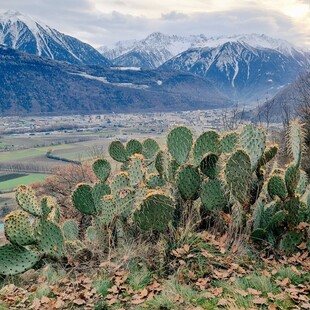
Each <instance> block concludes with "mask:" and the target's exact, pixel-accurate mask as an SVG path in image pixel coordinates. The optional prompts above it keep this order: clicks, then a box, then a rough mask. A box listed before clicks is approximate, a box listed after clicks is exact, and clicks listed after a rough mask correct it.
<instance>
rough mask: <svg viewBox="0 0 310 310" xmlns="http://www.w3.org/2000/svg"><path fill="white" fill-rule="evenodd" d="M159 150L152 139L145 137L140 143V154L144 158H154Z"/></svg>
mask: <svg viewBox="0 0 310 310" xmlns="http://www.w3.org/2000/svg"><path fill="white" fill-rule="evenodd" d="M158 151H159V145H158V143H157V142H156V141H155V140H153V139H150V138H148V139H146V140H144V141H143V143H142V155H143V157H144V158H145V159H148V160H154V159H155V156H156V155H157V153H158Z"/></svg>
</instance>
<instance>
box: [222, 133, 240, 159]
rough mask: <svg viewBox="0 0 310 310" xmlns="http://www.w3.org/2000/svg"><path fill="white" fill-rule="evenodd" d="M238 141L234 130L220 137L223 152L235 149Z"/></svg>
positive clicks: (230, 151)
mask: <svg viewBox="0 0 310 310" xmlns="http://www.w3.org/2000/svg"><path fill="white" fill-rule="evenodd" d="M238 142H239V135H238V134H237V133H236V132H230V133H228V134H226V135H225V136H224V137H223V138H222V139H221V148H222V152H223V153H225V154H226V153H232V152H234V151H235V149H236V147H237V145H238Z"/></svg>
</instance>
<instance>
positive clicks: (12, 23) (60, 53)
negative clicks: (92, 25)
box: [0, 10, 109, 65]
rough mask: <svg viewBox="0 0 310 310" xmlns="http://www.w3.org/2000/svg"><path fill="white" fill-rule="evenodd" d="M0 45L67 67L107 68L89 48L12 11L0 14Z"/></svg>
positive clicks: (96, 53) (102, 59) (98, 55)
mask: <svg viewBox="0 0 310 310" xmlns="http://www.w3.org/2000/svg"><path fill="white" fill-rule="evenodd" d="M0 44H4V45H7V46H8V47H10V48H13V49H17V50H20V51H23V52H26V53H28V54H34V55H37V56H42V57H47V58H51V59H55V60H60V61H67V62H70V63H76V64H78V63H83V64H95V65H107V64H109V61H108V60H107V59H105V58H104V57H103V56H102V55H101V54H100V53H99V52H98V51H96V50H95V49H94V48H93V47H91V46H90V45H88V44H86V43H83V42H81V41H79V40H78V39H75V38H73V37H70V36H67V35H65V34H63V33H61V32H59V31H57V30H55V29H52V28H51V27H49V26H47V25H46V24H44V23H42V22H39V21H37V20H35V19H34V18H32V17H31V16H28V15H25V14H22V13H21V12H18V11H14V10H10V11H6V12H5V13H3V14H0Z"/></svg>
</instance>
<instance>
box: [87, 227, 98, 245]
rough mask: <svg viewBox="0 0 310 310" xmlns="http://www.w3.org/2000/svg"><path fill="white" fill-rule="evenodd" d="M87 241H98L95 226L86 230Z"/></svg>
mask: <svg viewBox="0 0 310 310" xmlns="http://www.w3.org/2000/svg"><path fill="white" fill-rule="evenodd" d="M85 236H86V239H87V240H88V241H90V242H95V241H96V240H97V231H96V228H95V227H94V226H88V227H87V229H86V235H85Z"/></svg>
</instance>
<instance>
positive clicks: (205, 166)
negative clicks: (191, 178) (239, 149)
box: [200, 153, 220, 179]
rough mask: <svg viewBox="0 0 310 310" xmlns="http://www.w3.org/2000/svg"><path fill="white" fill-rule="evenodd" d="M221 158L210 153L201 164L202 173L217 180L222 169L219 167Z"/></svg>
mask: <svg viewBox="0 0 310 310" xmlns="http://www.w3.org/2000/svg"><path fill="white" fill-rule="evenodd" d="M218 160H219V156H217V155H215V154H212V153H209V154H207V155H206V157H205V158H204V159H203V160H202V161H201V163H200V170H201V172H202V173H203V174H204V175H206V176H207V177H209V178H210V179H215V178H216V177H217V176H218V175H219V173H220V169H219V167H218V165H217V162H218Z"/></svg>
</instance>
